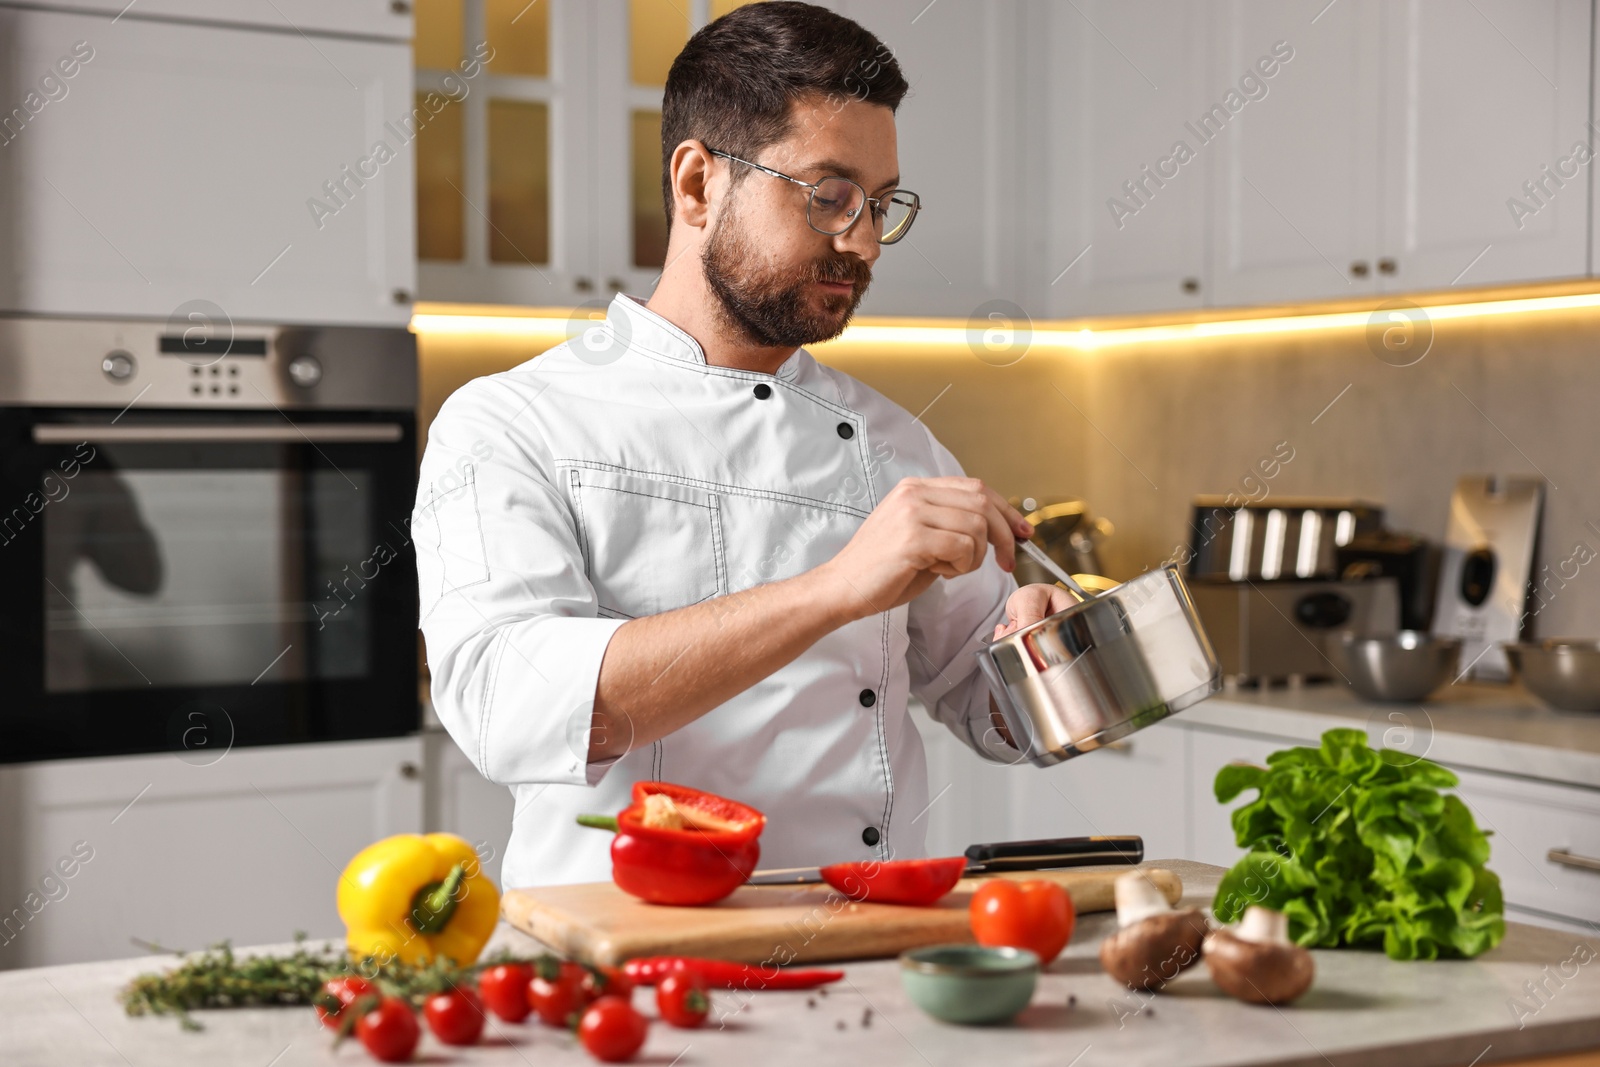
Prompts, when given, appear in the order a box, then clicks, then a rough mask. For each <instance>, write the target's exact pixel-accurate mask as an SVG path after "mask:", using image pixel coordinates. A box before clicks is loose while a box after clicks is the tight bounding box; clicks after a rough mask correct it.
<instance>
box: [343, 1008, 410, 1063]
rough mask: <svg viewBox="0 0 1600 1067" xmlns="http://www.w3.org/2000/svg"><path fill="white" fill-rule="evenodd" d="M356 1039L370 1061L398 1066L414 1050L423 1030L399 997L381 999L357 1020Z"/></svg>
mask: <svg viewBox="0 0 1600 1067" xmlns="http://www.w3.org/2000/svg"><path fill="white" fill-rule="evenodd" d="M356 1036H357V1037H359V1038H360V1039H361V1043H362V1044H363V1045H365V1046H367V1051H368V1052H370V1053H372V1058H373V1059H375V1060H382V1061H383V1062H384V1063H401V1062H403V1061H405V1060H409V1059H410V1058H411V1056H412V1054H413V1053H414V1052H416V1051H417V1039H418V1038H420V1037H421V1036H422V1028H421V1027H420V1026H418V1025H417V1016H416V1014H415V1013H414V1012H412V1010H411V1005H409V1004H407V1003H406V1002H405V1001H403V1000H401V999H400V998H399V997H384V998H383V999H382V1000H381V1001H379V1002H378V1006H377V1007H376V1008H373V1009H372V1010H371V1011H369V1012H367V1013H366V1014H365V1015H363V1016H362V1017H361V1018H360V1019H358V1020H357V1021H356Z"/></svg>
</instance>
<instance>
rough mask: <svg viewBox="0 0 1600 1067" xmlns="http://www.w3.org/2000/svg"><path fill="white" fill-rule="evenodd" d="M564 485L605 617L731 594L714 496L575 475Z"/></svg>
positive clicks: (647, 480) (671, 485) (635, 480)
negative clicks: (569, 497)
mask: <svg viewBox="0 0 1600 1067" xmlns="http://www.w3.org/2000/svg"><path fill="white" fill-rule="evenodd" d="M566 481H567V492H568V494H569V495H570V496H571V499H572V506H573V511H574V513H575V514H576V515H577V518H578V536H579V539H580V541H581V544H582V546H583V558H584V565H585V567H586V568H587V570H588V575H589V582H590V584H591V585H593V586H594V591H595V598H596V600H597V601H598V604H599V609H600V614H601V615H605V616H608V617H612V618H617V617H621V618H629V619H636V618H639V617H640V616H643V615H658V614H660V613H661V612H663V611H672V610H673V609H675V608H682V607H687V606H688V605H690V604H698V603H699V602H700V601H702V600H709V599H711V598H712V597H714V596H718V595H721V594H723V593H725V592H727V589H728V581H727V574H726V567H727V565H726V563H725V553H724V551H723V546H722V513H721V507H720V503H719V501H718V499H717V494H716V493H713V492H709V491H707V490H704V489H698V488H696V487H694V486H688V485H680V484H678V483H677V482H668V481H662V480H660V479H656V478H651V477H648V476H645V475H639V474H630V473H623V472H620V471H596V470H589V469H587V468H576V467H575V468H570V469H569V470H568V471H567V477H566Z"/></svg>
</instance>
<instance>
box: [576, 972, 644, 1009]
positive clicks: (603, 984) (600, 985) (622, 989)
mask: <svg viewBox="0 0 1600 1067" xmlns="http://www.w3.org/2000/svg"><path fill="white" fill-rule="evenodd" d="M581 988H582V990H583V997H584V999H585V1000H586V1001H589V1002H591V1003H592V1002H594V1001H596V1000H599V999H600V998H601V997H621V998H622V999H623V1000H627V999H628V998H629V997H631V996H633V979H632V978H629V977H628V976H627V975H626V974H624V973H623V972H622V968H620V967H594V968H586V969H585V970H584V972H583V982H582V983H581Z"/></svg>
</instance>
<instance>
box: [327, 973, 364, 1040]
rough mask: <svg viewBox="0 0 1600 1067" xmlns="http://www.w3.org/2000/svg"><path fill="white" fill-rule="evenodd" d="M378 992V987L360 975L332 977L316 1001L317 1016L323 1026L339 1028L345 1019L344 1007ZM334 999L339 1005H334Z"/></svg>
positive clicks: (332, 1028) (331, 1028)
mask: <svg viewBox="0 0 1600 1067" xmlns="http://www.w3.org/2000/svg"><path fill="white" fill-rule="evenodd" d="M377 992H378V989H377V987H376V986H374V985H373V984H372V983H371V982H369V981H367V980H366V979H365V978H362V977H361V976H360V975H354V974H348V975H345V976H343V977H342V978H330V979H328V980H327V981H326V982H324V983H322V992H321V993H320V994H318V995H317V998H316V1001H315V1003H316V1006H317V1018H319V1019H321V1020H322V1025H323V1026H326V1027H327V1028H328V1029H330V1030H337V1029H339V1024H340V1023H341V1022H343V1021H344V1009H346V1008H348V1007H349V1006H350V1005H352V1004H354V1003H355V1002H356V1001H358V1000H360V999H361V998H362V997H366V996H372V995H374V994H376V993H377ZM333 1001H338V1006H337V1007H334V1006H333Z"/></svg>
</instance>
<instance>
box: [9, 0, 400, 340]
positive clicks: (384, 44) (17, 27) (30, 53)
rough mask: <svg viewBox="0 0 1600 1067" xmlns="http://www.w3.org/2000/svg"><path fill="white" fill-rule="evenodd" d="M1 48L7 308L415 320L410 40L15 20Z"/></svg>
mask: <svg viewBox="0 0 1600 1067" xmlns="http://www.w3.org/2000/svg"><path fill="white" fill-rule="evenodd" d="M0 42H4V45H3V46H0V83H4V84H7V85H10V86H11V87H12V90H11V91H13V92H14V93H15V94H17V99H16V100H7V101H6V102H5V110H3V111H0V119H3V120H4V121H3V122H0V140H3V141H4V142H5V143H4V144H3V145H0V203H4V204H6V205H7V208H8V209H7V210H5V211H4V212H0V313H19V314H36V315H93V316H126V317H132V318H155V319H165V320H169V321H172V322H174V324H175V325H176V326H178V327H179V328H186V327H188V326H190V325H193V324H195V323H196V320H195V319H193V318H192V317H191V313H196V314H199V315H201V316H203V317H204V319H205V320H207V321H209V322H216V321H218V320H232V321H234V322H246V321H270V322H297V323H348V324H374V325H383V324H388V325H402V324H404V323H405V322H407V321H408V319H409V317H410V303H411V299H412V296H413V290H414V289H415V272H416V267H415V241H414V228H415V221H414V203H413V200H414V184H415V183H414V180H413V165H414V159H413V154H412V149H411V147H410V143H411V139H412V133H411V132H408V131H410V130H412V129H413V128H414V126H413V124H414V122H415V120H414V118H413V116H412V100H411V70H410V49H409V48H408V47H407V46H406V45H405V44H404V43H403V42H399V41H376V40H366V39H356V38H351V37H343V36H333V35H326V36H313V35H310V34H301V33H295V32H282V33H279V32H264V31H261V30H252V29H243V28H238V27H228V26H218V25H200V24H195V23H186V22H177V21H168V20H161V19H143V18H139V17H136V16H135V14H132V13H130V14H128V15H127V16H125V17H123V18H120V19H116V18H113V17H111V16H109V15H90V14H79V13H63V12H46V11H36V10H29V9H22V8H16V7H9V6H0ZM68 60H71V62H70V63H67V61H68ZM63 63H67V65H65V66H63V65H62V64H63ZM68 69H70V70H72V75H71V76H70V77H67V76H65V73H64V72H65V71H66V70H68ZM36 90H37V91H36ZM30 94H31V95H30ZM52 96H53V97H54V99H51V97H52ZM27 101H32V103H31V104H27V106H23V105H24V104H25V103H26V102H27ZM13 104H16V105H18V110H15V111H11V110H10V109H11V107H12V106H13ZM8 112H9V113H8ZM380 145H382V146H384V147H383V148H382V149H380V148H379V146H380Z"/></svg>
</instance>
